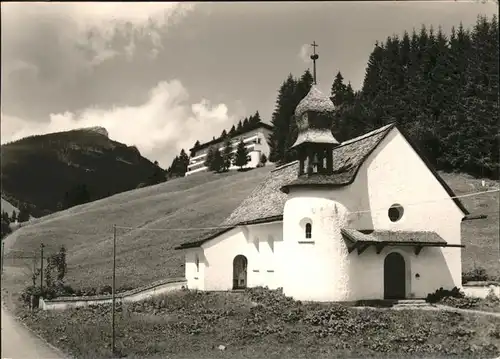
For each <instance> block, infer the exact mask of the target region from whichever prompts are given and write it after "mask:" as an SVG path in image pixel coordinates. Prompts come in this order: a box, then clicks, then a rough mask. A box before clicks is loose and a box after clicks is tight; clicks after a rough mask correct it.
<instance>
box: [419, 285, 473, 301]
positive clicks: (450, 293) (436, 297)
mask: <svg viewBox="0 0 500 359" xmlns="http://www.w3.org/2000/svg"><path fill="white" fill-rule="evenodd" d="M447 297H452V298H464V297H465V294H464V293H463V292H461V291H460V289H459V288H457V287H454V288H453V289H452V290H447V289H443V287H441V288H439V289H438V290H436V291H435V292H434V293H429V294H428V295H427V298H426V301H427V302H428V303H437V302H440V301H441V300H442V299H443V298H447Z"/></svg>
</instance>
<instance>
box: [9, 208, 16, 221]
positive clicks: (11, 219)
mask: <svg viewBox="0 0 500 359" xmlns="http://www.w3.org/2000/svg"><path fill="white" fill-rule="evenodd" d="M10 221H11V222H12V223H14V222H15V221H17V212H16V211H12V215H11V216H10Z"/></svg>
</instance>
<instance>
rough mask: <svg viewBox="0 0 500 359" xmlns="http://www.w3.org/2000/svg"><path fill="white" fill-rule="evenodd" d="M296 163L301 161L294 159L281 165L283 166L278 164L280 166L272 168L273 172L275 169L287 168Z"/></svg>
mask: <svg viewBox="0 0 500 359" xmlns="http://www.w3.org/2000/svg"><path fill="white" fill-rule="evenodd" d="M296 163H299V161H298V160H293V161H292V162H288V163H285V164H284V165H281V166H278V167H276V168H274V169H272V170H271V172H275V171H278V170H281V169H283V168H286V167H288V166H291V165H294V164H296Z"/></svg>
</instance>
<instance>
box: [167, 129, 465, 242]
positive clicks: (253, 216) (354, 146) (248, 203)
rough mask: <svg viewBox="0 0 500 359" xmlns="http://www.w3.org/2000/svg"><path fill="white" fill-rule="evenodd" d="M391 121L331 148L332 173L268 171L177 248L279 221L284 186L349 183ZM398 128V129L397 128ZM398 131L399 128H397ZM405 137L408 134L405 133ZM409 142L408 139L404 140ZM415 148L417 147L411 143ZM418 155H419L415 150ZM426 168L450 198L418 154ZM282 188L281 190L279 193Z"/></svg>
mask: <svg viewBox="0 0 500 359" xmlns="http://www.w3.org/2000/svg"><path fill="white" fill-rule="evenodd" d="M395 126H396V125H395V124H394V123H392V124H389V125H386V126H383V127H381V128H379V129H376V130H374V131H371V132H369V133H366V134H364V135H362V136H359V137H356V138H353V139H351V140H349V141H345V142H343V143H342V144H340V145H339V146H337V147H335V148H334V149H333V171H334V172H333V174H332V175H314V176H309V177H308V176H300V177H299V163H298V161H294V162H291V163H288V164H286V165H284V166H281V167H278V168H276V169H274V170H273V171H271V172H270V173H269V174H268V176H267V177H266V178H265V179H264V181H263V182H262V183H261V184H260V185H259V186H257V187H256V188H255V189H254V190H253V191H252V193H251V194H250V195H249V196H248V197H247V198H246V199H245V200H244V201H243V202H242V203H241V204H240V205H239V206H238V207H237V208H236V209H235V210H234V211H233V212H232V213H231V214H230V215H229V217H228V218H226V220H224V222H223V223H221V226H220V227H221V228H220V229H216V230H214V231H211V232H209V233H205V234H204V235H202V237H200V238H198V239H197V240H196V241H193V242H188V243H184V244H183V245H181V246H179V247H177V249H184V248H191V247H198V246H201V244H203V243H205V242H206V241H208V240H210V239H212V238H215V237H217V236H218V235H220V234H222V233H225V232H227V231H228V230H229V229H232V228H234V227H236V226H238V225H248V224H254V223H265V222H271V221H279V220H282V219H283V209H284V206H285V202H286V199H287V195H286V192H287V191H288V188H290V187H292V186H296V185H308V184H309V183H308V181H309V182H310V185H312V186H318V185H319V186H321V185H328V186H332V185H333V186H345V185H348V184H351V183H352V182H353V181H354V179H355V177H356V174H357V173H358V171H359V168H360V167H361V165H362V164H363V163H364V161H365V160H366V159H367V158H368V156H369V155H370V154H371V153H372V152H373V151H374V150H375V149H376V148H377V146H378V145H379V144H380V143H381V142H382V140H383V139H384V138H385V136H387V134H388V133H389V132H390V131H391V130H392V129H393V128H394V127H395ZM398 130H400V129H399V128H398ZM400 132H401V130H400ZM405 138H406V139H407V140H408V137H407V136H405ZM408 141H409V140H408ZM410 145H411V146H412V147H413V149H414V150H415V151H417V153H419V152H418V149H417V148H416V147H415V146H413V145H412V144H411V143H410ZM419 155H420V156H421V157H422V155H421V154H420V153H419ZM422 159H423V160H424V162H425V163H426V164H427V166H428V168H429V170H430V171H431V172H432V173H433V174H434V176H435V177H436V179H437V180H438V181H439V182H440V183H441V185H442V186H443V187H444V189H445V190H446V191H447V192H448V194H449V195H450V196H451V197H455V194H454V193H453V191H452V190H451V189H450V187H449V186H448V185H447V184H446V183H445V182H444V180H443V179H442V178H441V177H440V176H439V174H438V173H437V172H436V171H435V170H434V169H433V168H432V167H431V166H430V165H429V163H428V162H427V161H425V158H423V157H422ZM282 191H284V192H285V193H284V192H282ZM453 201H455V203H456V204H457V206H458V207H459V208H460V209H461V210H462V212H464V214H469V213H468V212H467V210H466V209H465V207H464V206H463V204H462V203H461V202H460V200H459V199H458V198H453Z"/></svg>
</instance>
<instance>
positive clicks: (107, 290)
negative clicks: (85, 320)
mask: <svg viewBox="0 0 500 359" xmlns="http://www.w3.org/2000/svg"><path fill="white" fill-rule="evenodd" d="M111 293H113V288H111V286H110V285H105V286H103V287H101V289H100V290H99V294H101V295H105V294H111Z"/></svg>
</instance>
